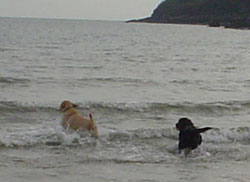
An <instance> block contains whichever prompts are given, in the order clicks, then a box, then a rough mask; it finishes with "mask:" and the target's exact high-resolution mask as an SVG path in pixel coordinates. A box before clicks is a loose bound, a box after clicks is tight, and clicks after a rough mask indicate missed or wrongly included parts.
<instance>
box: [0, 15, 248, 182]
mask: <svg viewBox="0 0 250 182" xmlns="http://www.w3.org/2000/svg"><path fill="white" fill-rule="evenodd" d="M0 55H1V56H0V141H1V143H2V144H1V147H0V181H5V182H12V181H18V182H19V181H25V182H28V181H32V182H33V181H39V182H49V181H55V182H57V181H60V182H61V181H65V182H66V181H88V182H92V181H93V182H103V181H108V182H111V181H113V182H115V181H117V182H132V181H138V182H151V181H152V182H162V181H168V182H175V181H178V182H180V181H183V182H184V181H185V182H186V181H191V182H200V181H204V182H211V181H249V180H250V174H249V170H248V169H249V167H250V92H249V89H250V77H249V68H250V31H248V30H234V29H224V28H209V27H207V26H197V25H171V24H134V23H129V24H128V23H124V22H112V21H111V22H108V21H83V20H49V19H21V18H20V19H15V18H0ZM65 99H68V100H71V101H72V102H74V103H76V104H79V106H80V107H79V108H78V110H79V112H80V113H82V114H83V115H84V116H87V115H88V114H89V113H92V114H93V117H94V119H95V120H96V123H97V125H98V128H99V132H100V138H99V140H95V139H92V138H89V137H87V136H86V135H84V134H83V133H81V132H72V131H68V130H64V129H63V128H62V127H61V125H60V122H61V117H62V113H60V112H59V105H60V103H61V102H62V101H63V100H65ZM181 117H188V118H190V119H191V120H192V121H193V122H194V124H195V125H196V126H197V127H203V126H204V127H205V126H210V127H214V129H213V130H210V131H207V132H206V133H204V134H202V136H203V143H202V145H201V146H200V147H199V148H198V149H196V150H194V151H193V152H192V154H191V155H189V156H188V157H186V158H185V157H184V156H183V155H179V154H177V143H178V132H177V131H176V129H175V128H174V127H175V123H176V122H177V120H178V119H179V118H181Z"/></svg>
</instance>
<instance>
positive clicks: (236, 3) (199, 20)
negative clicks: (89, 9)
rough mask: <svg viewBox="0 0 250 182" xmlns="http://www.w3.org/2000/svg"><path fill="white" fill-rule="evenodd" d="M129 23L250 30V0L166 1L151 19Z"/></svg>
mask: <svg viewBox="0 0 250 182" xmlns="http://www.w3.org/2000/svg"><path fill="white" fill-rule="evenodd" d="M128 22H145V23H174V24H201V25H209V26H212V27H218V26H224V27H226V28H240V29H250V0H165V1H163V2H162V3H161V4H159V6H158V7H157V8H156V9H155V10H154V11H153V13H152V15H151V16H150V17H147V18H143V19H135V20H130V21H128Z"/></svg>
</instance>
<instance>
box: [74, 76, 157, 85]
mask: <svg viewBox="0 0 250 182" xmlns="http://www.w3.org/2000/svg"><path fill="white" fill-rule="evenodd" d="M77 81H79V82H92V83H96V82H102V83H130V84H150V85H158V83H157V82H155V81H152V80H146V79H135V78H123V77H107V78H82V79H77Z"/></svg>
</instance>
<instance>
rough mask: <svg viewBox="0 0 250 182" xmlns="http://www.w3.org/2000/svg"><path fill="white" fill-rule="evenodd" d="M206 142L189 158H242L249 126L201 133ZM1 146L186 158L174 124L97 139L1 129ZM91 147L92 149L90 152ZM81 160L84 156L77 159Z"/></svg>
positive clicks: (143, 158) (121, 158)
mask: <svg viewBox="0 0 250 182" xmlns="http://www.w3.org/2000/svg"><path fill="white" fill-rule="evenodd" d="M202 136H203V143H202V145H201V146H200V147H198V149H196V150H194V151H193V152H192V153H191V154H190V156H189V158H188V159H187V160H194V161H196V160H198V161H203V162H211V161H218V160H235V161H242V160H248V159H249V158H250V152H249V144H250V128H249V127H241V128H232V129H214V130H210V131H208V132H206V133H203V134H202ZM0 141H1V142H0V148H9V149H15V150H19V149H20V148H26V147H28V148H29V149H30V148H36V147H39V148H41V147H42V148H47V150H50V149H53V148H57V149H61V150H68V149H70V150H71V152H75V153H78V152H79V151H81V159H82V162H84V163H86V162H88V163H105V162H108V163H110V162H113V163H141V164H145V163H169V162H171V161H173V160H174V162H178V161H179V160H183V156H182V155H178V152H177V143H178V132H177V131H176V130H175V129H174V128H166V129H138V130H130V131H113V132H110V133H108V134H104V135H102V134H101V135H100V138H99V139H98V140H96V139H94V138H90V137H88V135H87V133H81V132H72V131H68V130H64V129H62V127H61V126H59V125H58V126H49V127H48V126H47V127H45V126H44V127H33V128H29V129H18V130H11V129H9V130H8V131H7V130H6V131H1V133H0ZM90 151H91V152H90ZM78 162H81V160H78Z"/></svg>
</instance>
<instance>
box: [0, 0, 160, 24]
mask: <svg viewBox="0 0 250 182" xmlns="http://www.w3.org/2000/svg"><path fill="white" fill-rule="evenodd" d="M162 1H163V0H0V17H32V18H60V19H61V18H62V19H85V20H130V19H137V18H143V17H148V16H150V15H151V14H152V12H153V10H154V9H155V8H156V7H157V5H159V4H160V3H161V2H162Z"/></svg>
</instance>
